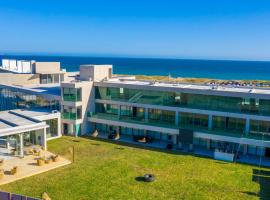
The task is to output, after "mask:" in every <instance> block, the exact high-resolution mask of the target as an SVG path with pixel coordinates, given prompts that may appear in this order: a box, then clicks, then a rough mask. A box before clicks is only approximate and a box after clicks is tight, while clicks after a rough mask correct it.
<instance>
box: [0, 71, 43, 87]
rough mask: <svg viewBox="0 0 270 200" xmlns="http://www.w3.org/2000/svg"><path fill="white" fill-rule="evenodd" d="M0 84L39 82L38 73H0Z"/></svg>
mask: <svg viewBox="0 0 270 200" xmlns="http://www.w3.org/2000/svg"><path fill="white" fill-rule="evenodd" d="M0 84H7V85H27V84H39V74H13V73H0Z"/></svg>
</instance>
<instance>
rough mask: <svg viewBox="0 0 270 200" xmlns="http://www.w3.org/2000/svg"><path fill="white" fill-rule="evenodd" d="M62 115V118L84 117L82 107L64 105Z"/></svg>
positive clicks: (75, 118)
mask: <svg viewBox="0 0 270 200" xmlns="http://www.w3.org/2000/svg"><path fill="white" fill-rule="evenodd" d="M61 116H62V119H70V120H77V119H82V107H81V106H79V107H71V106H62V112H61Z"/></svg>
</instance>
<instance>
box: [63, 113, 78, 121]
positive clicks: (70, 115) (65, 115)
mask: <svg viewBox="0 0 270 200" xmlns="http://www.w3.org/2000/svg"><path fill="white" fill-rule="evenodd" d="M61 115H62V119H71V120H76V119H77V116H76V113H71V112H63V113H62V114H61Z"/></svg>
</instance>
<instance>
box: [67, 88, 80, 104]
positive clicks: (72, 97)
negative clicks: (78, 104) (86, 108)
mask: <svg viewBox="0 0 270 200" xmlns="http://www.w3.org/2000/svg"><path fill="white" fill-rule="evenodd" d="M62 92H63V97H62V98H63V100H64V101H73V102H75V101H81V100H82V89H81V88H62Z"/></svg>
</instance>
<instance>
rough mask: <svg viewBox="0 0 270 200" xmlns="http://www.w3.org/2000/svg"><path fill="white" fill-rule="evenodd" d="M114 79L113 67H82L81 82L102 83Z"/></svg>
mask: <svg viewBox="0 0 270 200" xmlns="http://www.w3.org/2000/svg"><path fill="white" fill-rule="evenodd" d="M111 77H112V65H81V66H80V80H84V81H89V80H91V81H101V80H103V79H105V78H111Z"/></svg>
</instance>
